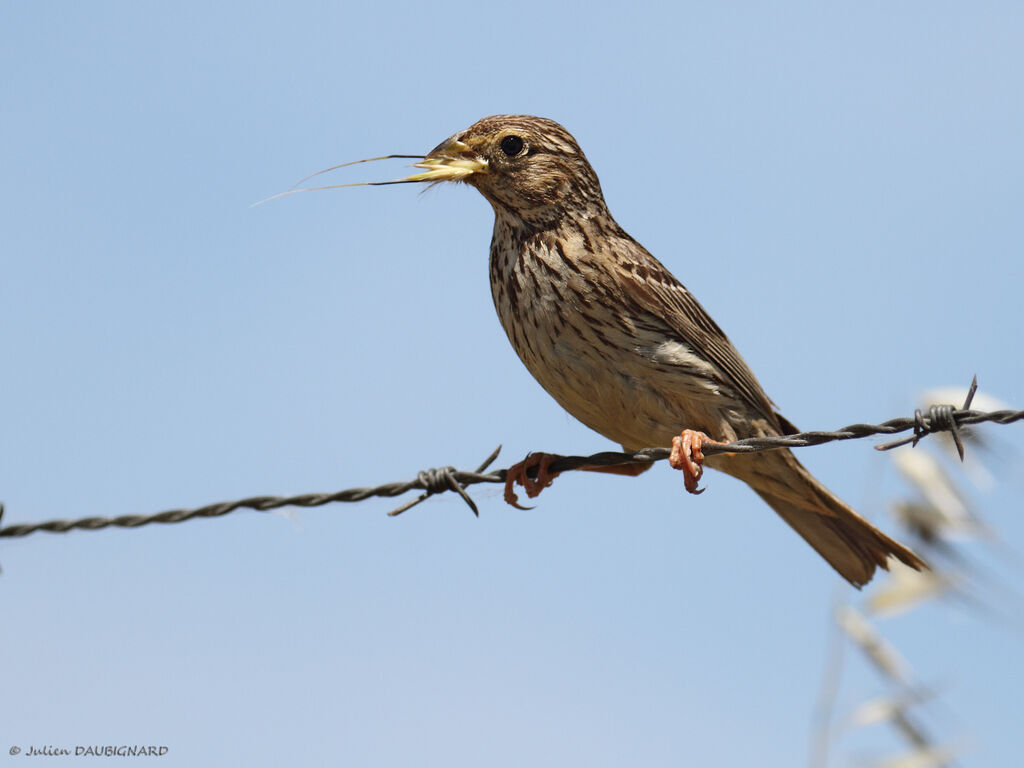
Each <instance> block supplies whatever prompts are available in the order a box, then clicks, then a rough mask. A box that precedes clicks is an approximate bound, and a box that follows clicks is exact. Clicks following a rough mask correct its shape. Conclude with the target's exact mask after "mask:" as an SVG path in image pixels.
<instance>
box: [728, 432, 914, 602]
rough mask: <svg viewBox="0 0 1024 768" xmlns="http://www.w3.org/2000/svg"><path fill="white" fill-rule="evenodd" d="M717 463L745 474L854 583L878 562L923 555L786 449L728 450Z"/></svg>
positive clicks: (861, 580)
mask: <svg viewBox="0 0 1024 768" xmlns="http://www.w3.org/2000/svg"><path fill="white" fill-rule="evenodd" d="M717 468H720V469H722V470H723V471H725V472H728V473H729V474H732V475H735V476H736V477H739V478H740V479H742V480H744V481H745V482H746V483H747V484H748V485H750V486H751V488H753V489H754V491H756V492H757V494H758V495H759V496H760V497H761V498H762V499H764V500H765V501H766V502H768V505H769V506H770V507H771V508H772V509H774V510H775V511H776V512H777V513H778V515H779V517H781V518H782V519H783V520H785V521H786V522H787V523H789V526H790V527H791V528H792V529H793V530H795V531H796V532H797V533H799V534H800V535H801V536H803V538H804V540H805V541H806V542H807V543H808V544H810V545H811V546H812V547H814V549H815V550H816V551H817V552H818V554H819V555H821V556H822V557H823V558H825V559H826V560H827V561H828V563H829V565H831V566H832V567H833V568H835V569H836V570H837V571H838V572H839V574H840V575H841V576H842V577H843V578H844V579H846V580H847V581H848V582H850V583H851V584H853V586H855V587H857V588H858V589H859V588H860V587H862V586H863V585H865V584H867V583H868V582H869V581H871V577H872V576H873V575H874V573H875V568H876V567H881V568H885V569H886V570H888V564H887V562H886V561H887V560H888V558H890V557H895V558H896V559H897V560H900V561H901V562H903V563H905V564H906V565H909V566H910V567H911V568H914V569H916V570H918V571H920V570H921V569H922V568H927V567H928V566H927V565H926V564H925V562H924V561H923V560H921V558H919V557H918V556H917V555H915V554H914V553H913V552H911V551H910V550H909V549H907V548H906V547H904V546H903V545H902V544H900V543H899V542H897V541H895V540H893V539H891V538H889V537H888V536H886V535H885V534H884V533H882V532H881V531H880V530H878V529H877V528H875V526H873V525H872V524H871V523H869V522H868V521H867V520H865V519H864V518H863V517H861V516H860V515H858V514H857V513H856V512H854V511H853V510H852V509H851V508H850V507H849V506H848V505H847V504H845V503H844V502H843V501H842V500H841V499H839V498H838V497H837V496H836V495H835V494H833V493H832V492H831V491H830V490H829V489H828V488H826V487H825V486H824V485H822V484H821V483H820V482H818V480H817V479H816V478H815V477H814V475H812V474H811V473H810V472H808V471H807V469H805V468H804V466H803V464H801V463H800V462H799V461H797V458H796V457H795V456H794V455H793V454H792V453H791V452H790V451H788V450H777V451H765V452H763V453H760V454H757V455H749V454H748V455H732V456H729V457H728V459H727V460H726V461H723V462H721V463H720V464H717Z"/></svg>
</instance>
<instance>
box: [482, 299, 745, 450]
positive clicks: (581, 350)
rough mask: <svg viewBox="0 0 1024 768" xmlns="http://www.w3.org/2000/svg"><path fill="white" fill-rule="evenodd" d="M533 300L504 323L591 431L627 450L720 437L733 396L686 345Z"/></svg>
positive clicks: (534, 368) (504, 316) (532, 366)
mask: <svg viewBox="0 0 1024 768" xmlns="http://www.w3.org/2000/svg"><path fill="white" fill-rule="evenodd" d="M531 299H532V300H529V301H527V302H523V304H524V305H523V306H520V308H519V309H520V310H521V319H520V322H518V323H517V324H515V325H512V324H511V320H512V317H511V314H510V313H507V312H502V311H501V308H499V315H500V316H501V320H502V325H504V326H505V330H506V332H507V333H508V336H509V340H510V341H511V342H512V345H513V347H515V349H516V352H517V353H518V354H519V357H520V358H521V359H522V361H523V363H525V365H526V367H527V368H528V369H529V371H530V373H532V374H533V376H534V378H536V379H537V381H538V382H539V383H540V384H541V386H543V387H544V389H545V390H547V392H548V393H549V394H550V395H551V396H552V397H554V398H555V400H557V401H558V403H559V404H560V405H561V406H562V407H563V408H565V409H566V410H567V411H568V412H569V413H571V414H572V415H573V416H575V417H576V418H577V419H579V420H580V421H581V422H583V423H584V424H586V425H587V426H588V427H590V428H591V429H593V430H595V431H596V432H599V433H600V434H602V435H604V436H605V437H607V438H609V439H610V440H614V441H615V442H616V443H619V444H620V445H622V446H624V447H625V448H626V449H628V450H634V449H638V448H645V447H649V446H667V445H669V444H670V443H671V440H672V437H674V436H675V435H678V434H679V431H680V429H682V428H684V427H685V428H691V429H698V430H701V431H705V432H708V433H709V434H721V432H722V428H721V427H722V425H723V424H724V423H726V422H727V420H728V419H727V414H726V413H725V412H724V411H727V410H729V405H730V400H731V398H728V397H723V396H722V394H721V393H720V392H719V391H718V388H717V386H716V384H715V380H714V378H713V377H712V376H711V375H710V374H711V372H710V371H709V370H703V368H702V366H706V363H702V361H700V360H699V358H697V357H696V356H695V355H693V354H692V352H690V351H689V350H688V349H687V348H685V347H684V346H683V345H681V344H679V343H677V342H672V341H668V340H666V339H664V338H660V337H658V338H654V337H647V336H645V335H644V334H643V333H642V332H638V331H636V330H635V329H632V330H631V329H630V328H629V327H628V323H623V324H619V325H613V324H605V323H603V322H600V321H599V320H597V319H595V318H593V317H588V316H586V315H582V314H575V315H574V314H572V313H571V310H568V309H567V308H565V307H562V308H561V311H560V312H556V311H554V309H553V308H552V307H551V305H550V303H547V302H543V301H541V300H540V299H541V297H538V296H534V297H531Z"/></svg>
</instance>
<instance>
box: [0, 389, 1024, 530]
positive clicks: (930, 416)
mask: <svg viewBox="0 0 1024 768" xmlns="http://www.w3.org/2000/svg"><path fill="white" fill-rule="evenodd" d="M976 389H977V379H975V381H974V383H973V384H972V385H971V389H970V391H969V393H968V396H967V400H966V402H965V403H964V406H963V407H962V408H955V407H953V406H951V405H942V406H932V407H931V408H930V409H929V410H928V411H927V412H922V411H921V410H918V411H916V412H915V414H914V416H913V417H909V418H908V417H901V418H896V419H890V420H889V421H885V422H882V423H881V424H851V425H849V426H846V427H843V428H841V429H837V430H833V431H827V432H826V431H813V432H798V433H796V434H793V435H778V436H770V437H748V438H744V439H742V440H737V441H736V442H734V443H706V444H705V445H704V446H703V452H704V455H705V456H713V455H715V454H719V453H756V452H758V451H767V450H771V449H773V448H800V447H806V446H812V445H822V444H824V443H831V442H835V441H837V440H856V439H859V438H863V437H870V436H872V435H893V434H898V433H900V432H906V431H907V430H910V429H912V430H914V434H913V435H911V436H910V437H906V438H903V439H900V440H896V441H894V442H890V443H886V444H883V445H876V446H875V448H877V449H879V450H889V449H891V448H895V447H897V446H900V445H904V444H906V443H912V444H914V445H917V442H918V441H919V440H920V439H921V438H923V437H925V436H926V435H929V434H934V433H937V432H949V433H951V434H952V436H953V440H954V442H955V443H956V446H957V449H958V451H959V452H960V458H961V459H962V458H963V445H962V443H961V440H960V428H961V427H964V426H967V425H970V424H980V423H982V422H988V423H992V424H1011V423H1013V422H1016V421H1020V420H1022V419H1024V411H1014V410H1000V411H987V412H986V411H972V410H970V404H971V400H972V399H973V397H974V392H975V390H976ZM500 450H501V446H498V448H497V449H495V450H494V452H493V453H491V455H490V456H488V457H487V459H486V460H485V461H484V462H483V463H482V464H480V466H479V467H477V469H476V470H475V471H472V472H466V471H462V470H457V469H455V468H454V467H441V468H439V469H428V470H424V471H422V472H420V473H418V474H417V476H416V477H415V478H414V479H412V480H406V481H403V482H394V483H384V484H383V485H378V486H374V487H372V488H348V489H346V490H343V491H335V492H334V493H305V494H301V495H297V496H253V497H250V498H247V499H239V500H237V501H224V502H219V503H216V504H208V505H206V506H202V507H196V508H193V509H171V510H167V511H165V512H158V513H156V514H151V515H121V516H119V517H84V518H79V519H77V520H48V521H45V522H41V523H25V524H20V525H8V526H6V527H3V528H0V538H14V537H19V536H28V535H29V534H30V533H35V532H37V531H49V532H50V533H63V532H66V531H70V530H74V529H80V530H87V531H95V530H99V529H101V528H109V527H111V526H117V527H121V528H138V527H140V526H143V525H149V524H150V523H180V522H183V521H185V520H191V519H193V518H196V517H221V516H223V515H226V514H228V513H229V512H234V511H235V510H237V509H254V510H256V511H258V512H267V511H269V510H273V509H280V508H282V507H321V506H323V505H325V504H332V503H334V502H341V501H349V502H351V501H363V500H364V499H368V498H371V497H373V496H384V497H394V496H401V495H402V494H404V493H408V492H409V491H414V490H419V491H422V493H421V494H420V495H419V496H418V497H417V498H415V499H413V500H411V501H409V502H406V503H405V504H403V505H402V506H400V507H398V508H397V509H395V510H392V511H391V512H389V513H388V514H389V515H391V516H395V515H398V514H401V513H402V512H404V511H406V510H407V509H409V508H410V507H413V506H415V505H416V504H419V503H420V502H421V501H423V500H424V499H426V498H428V497H430V496H433V495H436V494H438V493H444V492H446V491H453V492H455V493H458V494H459V495H460V496H461V497H462V499H463V500H464V501H465V502H466V504H467V505H469V507H470V509H471V510H472V511H473V514H475V515H478V514H479V512H478V510H477V507H476V504H475V503H474V502H473V500H472V499H471V498H470V497H469V494H467V493H466V490H465V489H466V487H467V486H470V485H475V484H477V483H504V482H505V476H506V474H507V472H508V469H498V470H493V471H491V472H486V469H487V467H489V466H490V464H491V462H493V461H494V460H495V459H496V458H497V457H498V452H499V451H500ZM670 452H671V451H670V449H668V448H644V449H641V450H639V451H632V452H628V453H619V452H616V451H605V452H602V453H595V454H593V455H591V456H559V457H558V458H557V459H555V460H554V461H552V462H551V464H550V466H549V471H550V472H551V473H553V474H554V473H559V472H569V471H572V470H577V469H582V468H584V467H594V466H601V467H610V466H619V465H625V464H641V463H644V464H646V463H650V462H653V461H660V460H662V459H667V458H668V456H669V453H670ZM534 472H536V467H534V468H532V469H531V471H530V474H533V473H534ZM2 517H3V505H0V518H2Z"/></svg>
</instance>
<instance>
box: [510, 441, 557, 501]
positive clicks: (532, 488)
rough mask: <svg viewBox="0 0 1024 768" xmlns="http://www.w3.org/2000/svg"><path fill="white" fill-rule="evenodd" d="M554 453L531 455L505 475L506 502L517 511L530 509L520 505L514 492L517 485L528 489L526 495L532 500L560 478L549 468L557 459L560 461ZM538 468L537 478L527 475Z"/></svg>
mask: <svg viewBox="0 0 1024 768" xmlns="http://www.w3.org/2000/svg"><path fill="white" fill-rule="evenodd" d="M560 458H562V457H561V456H558V455H557V454H554V453H530V454H527V456H526V458H525V459H523V460H522V461H520V462H519V463H518V464H515V465H513V466H511V467H509V468H508V472H507V473H506V475H505V501H506V502H508V503H509V504H511V505H512V506H513V507H515V508H516V509H529V507H522V506H520V505H519V497H518V496H516V492H515V490H514V488H515V484H516V483H519V484H520V485H521V486H523V488H525V489H526V495H527V496H529V497H530V498H531V499H532V498H535V497H537V496H539V495H540V492H541V491H543V490H544V489H545V488H547V487H548V486H549V485H551V482H552V481H553V480H554V479H555V478H556V477H558V472H555V473H554V474H551V473H550V472H549V471H548V467H550V466H551V462H552V461H554V460H555V459H560ZM533 467H537V477H536V478H532V477H530V476H529V475H527V474H526V470H528V469H531V468H533Z"/></svg>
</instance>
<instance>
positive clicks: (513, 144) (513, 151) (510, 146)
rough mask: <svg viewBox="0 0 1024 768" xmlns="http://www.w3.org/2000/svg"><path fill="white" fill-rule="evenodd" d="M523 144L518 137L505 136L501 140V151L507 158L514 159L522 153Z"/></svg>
mask: <svg viewBox="0 0 1024 768" xmlns="http://www.w3.org/2000/svg"><path fill="white" fill-rule="evenodd" d="M524 146H526V144H525V142H524V141H523V140H522V138H520V137H519V136H506V137H505V138H504V139H502V140H501V151H502V152H504V153H505V154H506V155H508V156H509V157H515V156H516V155H518V154H519V153H520V152H522V151H523V147H524Z"/></svg>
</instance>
